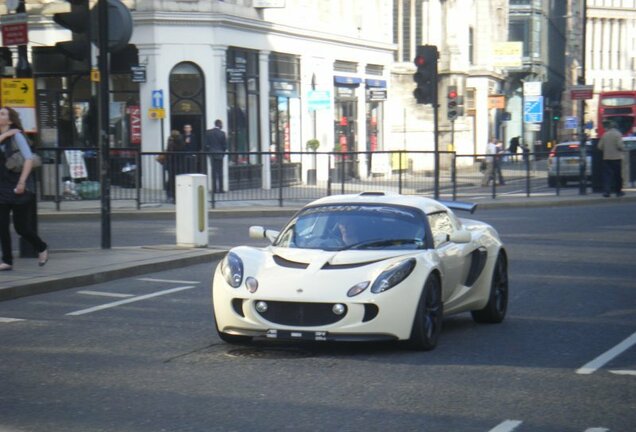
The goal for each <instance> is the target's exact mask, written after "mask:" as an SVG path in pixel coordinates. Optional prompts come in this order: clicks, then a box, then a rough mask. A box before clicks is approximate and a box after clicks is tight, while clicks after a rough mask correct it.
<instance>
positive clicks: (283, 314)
mask: <svg viewBox="0 0 636 432" xmlns="http://www.w3.org/2000/svg"><path fill="white" fill-rule="evenodd" d="M266 303H267V311H266V312H263V313H260V312H256V313H258V314H259V315H260V316H262V317H263V318H265V319H266V320H267V321H270V322H273V323H276V324H281V325H287V326H298V327H315V326H322V325H328V324H333V323H336V322H338V321H340V320H341V319H343V318H344V317H345V316H346V315H347V310H346V306H345V312H344V313H343V314H342V315H336V314H335V313H333V311H332V308H333V305H334V304H333V303H298V302H278V301H268V302H266Z"/></svg>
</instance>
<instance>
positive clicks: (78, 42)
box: [53, 0, 91, 61]
mask: <svg viewBox="0 0 636 432" xmlns="http://www.w3.org/2000/svg"><path fill="white" fill-rule="evenodd" d="M66 1H67V2H69V3H70V4H71V11H70V12H62V13H56V14H53V20H54V21H55V22H56V23H58V24H59V25H61V26H62V27H64V28H67V29H69V30H70V31H71V32H72V33H73V40H70V41H66V42H58V43H56V44H55V46H56V47H57V49H58V50H59V51H61V52H62V53H63V54H64V55H65V56H67V57H70V58H72V59H73V60H77V61H90V59H91V35H90V25H91V15H90V6H89V2H88V0H66Z"/></svg>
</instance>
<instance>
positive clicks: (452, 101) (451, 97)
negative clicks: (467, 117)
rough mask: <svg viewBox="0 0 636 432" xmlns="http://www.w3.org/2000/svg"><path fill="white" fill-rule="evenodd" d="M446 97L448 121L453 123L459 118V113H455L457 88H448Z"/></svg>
mask: <svg viewBox="0 0 636 432" xmlns="http://www.w3.org/2000/svg"><path fill="white" fill-rule="evenodd" d="M446 95H447V96H448V102H447V106H446V107H447V109H448V110H447V114H448V120H450V121H455V120H457V117H458V116H459V112H458V111H457V97H458V95H457V86H448V91H447V92H446Z"/></svg>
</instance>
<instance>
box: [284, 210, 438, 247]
mask: <svg viewBox="0 0 636 432" xmlns="http://www.w3.org/2000/svg"><path fill="white" fill-rule="evenodd" d="M426 226H427V225H426V219H425V217H424V215H423V213H421V212H420V211H418V210H416V209H413V208H408V207H402V206H394V205H384V204H382V205H374V204H338V205H325V206H318V207H309V208H306V209H304V210H302V211H301V212H300V213H299V214H298V215H297V216H296V217H295V218H294V219H293V220H292V221H290V223H289V224H288V225H287V226H286V227H285V229H284V230H283V231H282V232H281V234H280V235H279V237H278V239H277V241H276V242H275V243H274V245H275V246H280V247H289V248H301V249H322V250H332V251H340V250H378V249H424V248H425V247H426V241H425V239H426Z"/></svg>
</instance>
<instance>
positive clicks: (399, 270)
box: [371, 258, 415, 294]
mask: <svg viewBox="0 0 636 432" xmlns="http://www.w3.org/2000/svg"><path fill="white" fill-rule="evenodd" d="M414 268H415V258H409V259H407V260H404V261H400V262H397V263H395V264H392V265H390V266H389V267H388V268H387V269H386V270H384V271H383V272H382V273H380V276H378V277H377V279H376V280H375V281H374V282H373V285H371V292H372V293H374V294H379V293H381V292H384V291H386V290H388V289H391V288H393V287H394V286H396V285H397V284H399V283H400V282H402V281H403V280H404V279H406V278H407V277H408V276H409V275H410V274H411V272H412V271H413V269H414Z"/></svg>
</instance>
